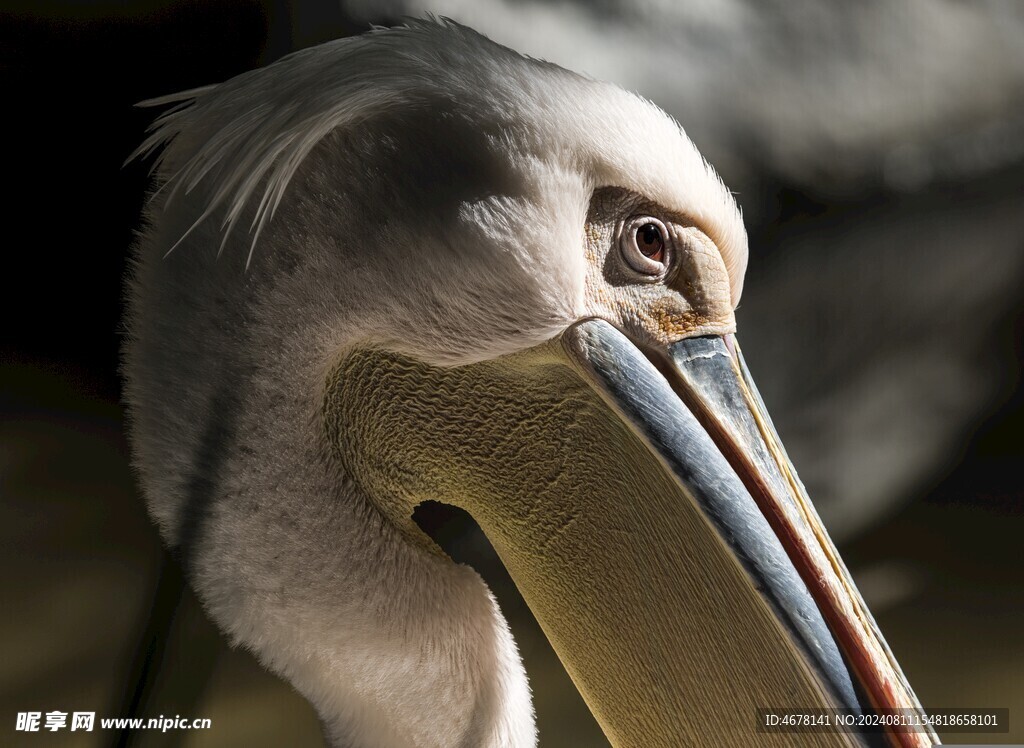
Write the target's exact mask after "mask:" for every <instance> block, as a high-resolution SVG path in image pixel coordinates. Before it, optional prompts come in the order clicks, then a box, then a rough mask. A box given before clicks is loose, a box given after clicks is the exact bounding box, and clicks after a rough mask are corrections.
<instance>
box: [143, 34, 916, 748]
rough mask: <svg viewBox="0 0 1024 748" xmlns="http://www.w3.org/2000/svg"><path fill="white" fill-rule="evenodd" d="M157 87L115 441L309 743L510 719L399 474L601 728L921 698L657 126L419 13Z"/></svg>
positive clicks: (664, 129)
mask: <svg viewBox="0 0 1024 748" xmlns="http://www.w3.org/2000/svg"><path fill="white" fill-rule="evenodd" d="M152 103H154V104H159V105H169V104H172V105H174V106H173V107H172V108H170V109H169V110H168V111H166V112H165V113H164V114H162V115H161V116H160V117H159V118H158V119H157V121H156V123H155V125H154V129H153V132H152V134H151V135H150V137H149V138H148V139H147V140H146V142H145V143H144V144H143V146H142V147H141V148H140V152H142V153H149V152H155V151H160V154H161V155H160V159H159V162H158V169H157V180H158V184H159V188H158V189H157V191H156V193H155V194H154V198H153V200H152V202H151V204H150V211H149V216H148V226H147V228H146V229H145V231H144V234H143V236H142V238H141V241H140V242H139V246H138V249H137V257H136V263H135V268H134V274H133V278H132V282H131V289H130V299H129V311H128V315H127V327H128V333H129V335H128V342H127V344H126V348H125V371H126V380H127V389H126V392H127V400H128V403H129V406H130V417H131V421H130V422H131V436H132V445H133V451H134V461H135V465H136V466H137V469H138V472H139V475H140V480H141V483H142V486H143V489H144V492H145V495H146V498H147V502H148V506H149V509H150V511H151V513H152V515H153V516H154V518H155V519H156V521H157V522H158V524H159V526H160V529H161V531H162V533H163V536H164V538H165V540H166V541H167V543H168V544H169V545H171V546H172V547H176V548H177V549H178V551H179V552H180V554H181V557H182V559H183V563H184V566H185V569H186V571H187V573H188V575H189V578H190V580H191V584H192V585H193V586H194V588H195V590H196V591H197V593H198V594H199V596H200V598H201V599H202V601H203V603H204V605H205V607H206V610H207V611H208V612H209V614H210V615H211V616H212V617H213V619H214V620H215V621H216V622H217V624H218V625H219V626H220V627H221V628H222V629H223V630H224V631H225V632H226V633H227V634H228V635H229V636H230V638H231V639H232V640H233V641H234V642H236V643H239V644H242V645H244V646H246V647H248V648H250V649H252V650H253V651H254V652H255V653H256V654H257V655H258V656H259V658H260V659H261V661H262V662H263V663H264V664H265V665H266V666H267V667H268V668H270V669H271V670H273V671H275V672H277V673H279V674H280V675H282V676H283V677H285V678H286V679H288V680H289V681H290V682H291V683H292V684H294V686H295V687H296V688H297V689H298V690H299V691H300V692H301V693H302V694H303V695H304V696H305V697H306V698H308V699H309V700H310V702H311V703H312V704H313V705H314V706H315V708H316V710H317V712H318V713H319V715H320V717H321V719H322V721H323V724H324V729H325V732H326V734H327V736H328V738H329V739H330V740H331V741H332V742H333V743H334V744H335V745H339V746H382V747H387V748H401V747H403V746H420V747H427V746H439V747H440V746H443V747H445V748H447V747H450V746H467V747H476V746H484V747H488V748H493V747H497V746H530V745H534V744H535V742H536V736H535V730H534V721H533V711H532V706H531V702H530V695H529V689H528V686H527V680H526V676H525V673H524V672H523V668H522V665H521V663H520V660H519V656H518V653H517V651H516V647H515V643H514V642H513V639H512V636H511V634H510V632H509V630H508V627H507V626H506V624H505V621H504V619H503V617H502V615H501V613H500V611H499V610H498V608H497V605H496V603H495V601H494V599H493V597H492V596H491V594H490V592H489V591H488V589H487V588H486V586H485V585H484V583H483V582H482V581H481V579H480V578H479V576H478V575H477V574H476V573H475V572H473V571H472V570H471V569H469V568H467V567H465V566H460V565H457V564H455V563H453V562H451V561H450V560H449V559H448V558H447V557H446V556H445V555H444V554H443V553H442V552H440V551H439V550H438V549H437V547H436V546H435V545H434V544H433V542H432V541H431V540H430V539H429V538H428V537H427V536H426V535H425V534H424V533H422V532H421V531H420V530H419V528H418V527H417V526H416V524H415V523H414V522H413V520H412V514H413V510H414V509H415V507H416V506H417V505H418V504H420V503H421V502H423V501H426V500H436V501H441V502H445V503H449V504H452V505H455V506H459V507H462V508H464V509H466V510H467V511H469V512H470V513H471V514H472V515H473V516H474V518H475V519H476V520H477V521H478V522H479V524H480V526H481V527H482V528H483V530H484V531H485V532H486V534H487V535H488V537H489V538H490V540H491V541H492V543H493V544H494V547H495V548H496V549H497V551H498V553H499V554H500V556H501V558H502V560H503V562H504V563H505V565H506V566H507V568H508V570H509V572H510V573H511V575H512V577H513V578H514V579H515V581H516V584H517V585H518V586H519V588H520V590H521V591H522V593H523V595H524V597H525V598H526V600H527V602H528V603H529V605H530V607H531V609H532V610H533V611H534V613H535V615H536V617H537V619H538V620H539V621H540V623H541V625H542V626H543V628H544V631H545V633H546V635H547V636H548V637H549V638H550V640H551V642H552V644H553V645H554V647H555V649H556V651H557V652H558V654H559V656H560V657H561V658H562V661H563V662H564V663H565V666H566V668H567V669H568V671H569V673H570V675H571V676H572V678H573V680H574V682H575V683H576V685H577V687H578V688H579V689H580V691H581V693H582V694H583V696H584V698H585V699H586V701H587V704H588V705H589V706H590V708H591V709H592V711H593V712H594V714H595V715H596V717H597V719H598V721H599V722H600V724H601V726H602V728H603V729H604V731H605V733H606V734H607V736H608V738H609V740H610V741H611V742H612V744H613V745H616V746H642V747H645V748H646V747H651V746H665V747H675V746H680V745H732V744H735V745H748V744H753V743H756V744H758V745H789V744H791V743H792V742H793V741H794V740H795V739H796V738H795V737H794V736H793V735H776V734H765V733H758V732H757V731H756V729H757V721H756V719H755V710H756V709H757V708H758V707H785V706H795V707H801V708H810V707H840V708H850V709H858V710H861V709H863V710H877V709H882V708H896V707H900V708H908V709H915V710H920V707H919V706H918V704H917V700H916V698H915V696H914V694H913V692H912V690H911V689H910V687H909V685H908V684H907V682H906V680H905V679H904V677H903V675H902V673H901V671H900V669H899V666H898V665H897V663H896V662H895V660H894V659H893V657H892V655H891V653H890V652H889V650H888V648H887V646H886V644H885V642H884V640H883V639H882V637H881V635H880V634H879V633H878V630H877V628H876V627H875V625H874V622H873V620H872V618H871V615H870V613H869V612H868V610H867V608H866V607H865V605H864V603H863V602H862V600H861V598H860V596H859V594H858V593H857V591H856V588H855V587H854V585H853V582H852V581H851V579H850V577H849V575H848V573H847V572H846V569H845V567H844V566H843V564H842V561H841V560H840V558H839V556H838V554H837V552H836V550H835V548H834V547H833V545H832V543H831V541H830V540H829V537H828V535H827V534H826V532H825V530H824V528H823V527H822V525H821V523H820V521H819V520H818V518H817V515H816V514H815V511H814V509H813V507H812V506H811V504H810V501H809V500H808V498H807V496H806V495H805V493H804V490H803V487H802V485H801V484H800V482H799V480H798V478H797V477H796V473H795V472H794V470H793V468H792V466H791V464H790V462H789V460H788V458H787V457H786V455H785V452H784V451H783V449H782V447H781V444H780V442H779V441H778V438H777V436H776V434H775V431H774V430H773V428H772V426H771V422H770V420H769V419H768V416H767V414H766V412H765V409H764V406H763V404H762V403H761V401H760V398H759V396H758V394H757V390H756V389H755V387H754V384H753V381H752V380H751V378H750V376H749V373H748V372H747V369H746V367H745V364H744V362H743V358H742V356H741V354H740V351H739V347H738V346H737V343H736V340H735V338H734V336H733V333H734V327H735V319H734V315H733V310H734V308H735V306H736V304H737V302H738V300H739V298H740V293H741V290H742V283H743V275H744V272H745V268H746V264H747V246H746V234H745V231H744V228H743V224H742V221H741V219H740V215H739V212H738V209H737V207H736V205H735V203H734V201H733V198H732V196H731V195H730V193H729V192H728V191H727V190H726V189H725V188H724V187H723V185H722V184H721V182H720V180H719V179H718V177H717V176H716V174H715V173H714V171H713V170H712V169H711V167H710V166H708V164H707V163H706V162H705V161H704V159H703V158H702V157H701V156H700V154H699V153H698V152H697V150H696V149H695V148H694V146H693V145H692V144H691V142H690V141H689V140H688V138H687V137H686V135H685V134H684V133H683V131H682V130H681V129H680V128H679V126H678V125H677V124H676V123H675V122H674V121H673V120H672V119H671V118H669V117H668V116H667V115H665V114H664V113H663V112H661V111H660V110H659V109H658V108H656V107H655V106H653V105H652V104H650V103H649V102H647V101H645V100H643V99H641V98H639V97H637V96H635V95H632V94H629V93H626V92H624V91H622V90H620V89H618V88H616V87H614V86H611V85H608V84H604V83H598V82H595V81H592V80H588V79H586V78H582V77H580V76H578V75H576V74H573V73H570V72H568V71H566V70H563V69H561V68H559V67H557V66H554V65H551V64H547V63H544V62H540V61H537V60H532V59H528V58H524V57H522V56H520V55H519V54H517V53H516V52H513V51H511V50H509V49H506V48H504V47H501V46H499V45H497V44H494V43H493V42H491V41H489V40H487V39H486V38H484V37H482V36H480V35H478V34H476V33H475V32H473V31H471V30H469V29H466V28H464V27H460V26H458V25H456V24H453V23H450V22H443V23H440V22H435V21H422V22H412V23H410V25H409V26H407V27H403V28H396V29H388V30H378V31H374V32H372V33H369V34H366V35H364V36H361V37H356V38H351V39H343V40H339V41H336V42H332V43H328V44H324V45H322V46H319V47H315V48H312V49H308V50H304V51H302V52H298V53H296V54H293V55H291V56H289V57H286V58H284V59H282V60H280V61H278V62H276V63H274V64H273V65H270V66H268V67H266V68H264V69H261V70H256V71H253V72H249V73H246V74H244V75H240V76H238V77H236V78H234V79H232V80H229V81H227V82H225V83H223V84H220V85H217V86H210V87H206V88H202V89H197V90H194V91H189V92H186V93H182V94H178V95H173V96H168V97H164V98H162V99H159V100H155V101H154V102H152ZM271 219H272V220H271ZM239 223H243V224H245V225H247V226H249V227H250V231H249V232H248V233H247V232H245V231H241V230H238V224H239ZM798 737H799V738H800V740H801V741H802V742H804V743H806V744H808V745H820V746H825V745H828V746H833V745H862V744H877V743H878V742H880V741H881V742H891V743H892V744H895V745H902V746H923V745H931V743H932V741H933V740H935V736H934V734H931V733H923V732H892V733H889V734H886V735H883V736H878V735H873V734H856V733H845V732H839V731H835V732H828V733H807V734H802V735H800V736H798Z"/></svg>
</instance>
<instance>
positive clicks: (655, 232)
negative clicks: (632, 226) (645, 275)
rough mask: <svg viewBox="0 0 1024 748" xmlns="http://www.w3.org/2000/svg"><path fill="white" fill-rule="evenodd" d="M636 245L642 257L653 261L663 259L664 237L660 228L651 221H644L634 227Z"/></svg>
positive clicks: (662, 260) (661, 260)
mask: <svg viewBox="0 0 1024 748" xmlns="http://www.w3.org/2000/svg"><path fill="white" fill-rule="evenodd" d="M636 246H637V249H639V250H640V252H641V254H643V256H644V257H647V258H650V259H652V260H654V261H655V262H664V261H665V237H664V236H662V235H661V228H660V227H659V226H658V225H656V224H653V223H645V224H643V225H641V226H638V227H637V229H636Z"/></svg>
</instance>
